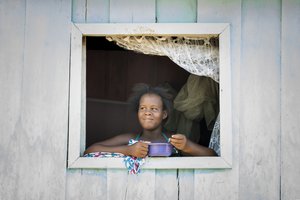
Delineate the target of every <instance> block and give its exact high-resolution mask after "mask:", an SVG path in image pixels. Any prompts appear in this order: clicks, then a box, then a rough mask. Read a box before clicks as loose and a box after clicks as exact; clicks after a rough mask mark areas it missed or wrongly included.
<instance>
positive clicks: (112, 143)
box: [84, 134, 148, 157]
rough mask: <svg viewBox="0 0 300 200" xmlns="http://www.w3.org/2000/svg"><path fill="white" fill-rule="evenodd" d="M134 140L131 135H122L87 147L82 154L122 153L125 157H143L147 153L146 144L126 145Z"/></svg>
mask: <svg viewBox="0 0 300 200" xmlns="http://www.w3.org/2000/svg"><path fill="white" fill-rule="evenodd" d="M131 138H134V135H133V134H122V135H118V136H115V137H113V138H110V139H107V140H104V141H101V142H98V143H95V144H93V145H91V146H90V147H88V148H87V149H86V150H85V152H84V154H87V153H92V152H110V153H122V154H124V155H127V156H134V157H145V156H146V155H147V153H148V144H146V143H143V142H137V143H135V144H133V145H130V146H129V145H128V141H129V140H130V139H131Z"/></svg>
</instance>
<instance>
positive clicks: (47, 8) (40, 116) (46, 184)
mask: <svg viewBox="0 0 300 200" xmlns="http://www.w3.org/2000/svg"><path fill="white" fill-rule="evenodd" d="M195 6H196V7H197V9H194V8H195ZM141 11H142V12H141ZM71 13H72V16H71ZM299 16H300V2H299V1H298V0H281V1H280V0H275V1H274V0H264V1H246V0H232V1H226V0H198V1H196V0H187V1H179V0H176V1H172V0H145V1H137V0H126V1H125V0H72V1H71V0H69V1H67V0H66V1H59V0H49V1H47V3H45V2H41V1H37V0H27V1H21V0H14V1H10V0H2V1H1V3H0V27H1V28H0V38H1V39H2V40H1V45H0V91H1V93H0V134H1V140H0V197H1V199H72V200H73V199H182V200H183V199H187V200H190V199H286V200H290V199H299V198H300V190H299V188H300V181H299V180H300V171H299V167H298V166H299V164H300V163H299V162H300V161H299V159H298V157H299V154H300V148H299V146H300V135H299V134H298V132H299V129H300V127H299V126H300V123H299V122H300V119H299V114H298V113H299V111H300V110H299V102H300V95H299V94H300V91H299V87H298V84H299V83H298V82H299V78H300V77H299V76H300V71H299V70H300V68H299V59H298V57H299V54H300V40H299V37H298V36H299V33H300V17H299ZM70 21H73V22H86V23H90V22H97V23H99V22H105V23H106V22H127V23H131V22H134V23H135V22H208V23H209V22H229V23H231V56H232V57H231V62H232V77H233V79H232V85H233V86H232V97H233V98H232V99H233V108H232V109H233V119H234V121H233V144H234V146H233V168H232V169H230V170H209V169H207V170H143V172H142V174H140V175H139V176H131V175H128V174H127V172H126V170H125V169H124V170H120V169H119V170H116V169H108V170H106V169H97V170H96V169H95V170H80V169H79V170H67V169H66V160H67V158H66V152H67V132H68V85H69V50H70V38H69V37H70V26H69V22H70Z"/></svg>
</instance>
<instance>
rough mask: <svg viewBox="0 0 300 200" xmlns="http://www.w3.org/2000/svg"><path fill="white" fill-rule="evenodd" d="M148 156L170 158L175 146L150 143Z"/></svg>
mask: <svg viewBox="0 0 300 200" xmlns="http://www.w3.org/2000/svg"><path fill="white" fill-rule="evenodd" d="M148 149H149V151H148V156H152V157H154V156H170V155H171V154H172V149H173V146H172V145H171V144H170V143H150V144H149V148H148Z"/></svg>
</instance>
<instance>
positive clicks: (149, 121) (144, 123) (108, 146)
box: [84, 84, 216, 158]
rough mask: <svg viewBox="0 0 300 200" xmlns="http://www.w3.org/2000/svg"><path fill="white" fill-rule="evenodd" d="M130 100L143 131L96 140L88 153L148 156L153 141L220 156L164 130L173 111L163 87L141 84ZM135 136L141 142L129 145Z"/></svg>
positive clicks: (197, 153) (192, 152)
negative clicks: (164, 123) (149, 146)
mask: <svg viewBox="0 0 300 200" xmlns="http://www.w3.org/2000/svg"><path fill="white" fill-rule="evenodd" d="M129 101H130V102H131V103H132V104H133V105H134V106H135V110H136V112H137V117H138V120H139V123H140V125H141V127H142V129H143V131H142V133H139V134H137V133H127V134H121V135H118V136H115V137H112V138H110V139H107V140H104V141H101V142H98V143H95V144H93V145H91V146H90V147H88V148H87V149H86V150H85V152H84V154H89V153H93V152H110V153H121V154H124V155H126V156H133V157H137V158H144V157H146V156H147V154H148V144H149V142H170V143H171V144H172V145H173V146H174V147H175V148H176V149H177V150H179V151H180V153H181V155H187V156H216V153H215V152H214V150H212V149H210V148H207V147H204V146H201V145H199V144H196V143H194V142H192V141H191V140H189V139H188V138H187V137H186V136H185V135H183V134H180V133H176V134H171V133H167V132H166V133H163V122H164V121H165V120H166V119H167V118H168V116H169V115H170V113H171V110H172V95H171V94H169V93H168V91H167V90H166V89H164V88H163V87H159V86H157V87H151V86H149V85H147V84H137V85H136V86H135V87H134V88H133V94H132V95H131V97H130V98H129ZM131 139H135V140H138V142H136V143H134V144H132V145H128V141H129V140H131Z"/></svg>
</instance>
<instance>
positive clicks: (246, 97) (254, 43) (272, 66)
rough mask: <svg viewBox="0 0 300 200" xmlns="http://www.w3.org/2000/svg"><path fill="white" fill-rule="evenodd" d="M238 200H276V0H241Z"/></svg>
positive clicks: (278, 32)
mask: <svg viewBox="0 0 300 200" xmlns="http://www.w3.org/2000/svg"><path fill="white" fill-rule="evenodd" d="M242 14H243V15H242V51H241V53H242V57H241V58H242V60H241V80H242V81H241V88H242V89H241V98H240V106H241V109H240V118H241V120H240V148H239V150H240V152H239V154H240V166H239V169H240V173H239V199H249V197H251V198H250V199H274V200H275V199H279V198H280V51H281V41H280V38H281V27H280V26H281V24H280V21H281V20H280V18H281V4H280V1H271V0H270V1H263V2H261V1H243V3H242Z"/></svg>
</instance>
